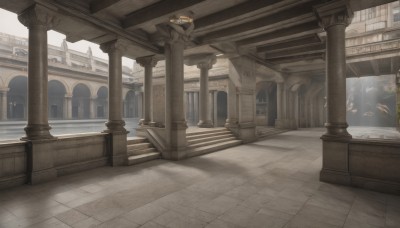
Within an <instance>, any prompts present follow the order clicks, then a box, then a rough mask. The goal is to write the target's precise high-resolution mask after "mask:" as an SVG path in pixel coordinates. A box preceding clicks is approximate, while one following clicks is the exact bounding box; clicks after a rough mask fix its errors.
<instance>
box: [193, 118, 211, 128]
mask: <svg viewBox="0 0 400 228" xmlns="http://www.w3.org/2000/svg"><path fill="white" fill-rule="evenodd" d="M197 126H198V127H200V128H212V127H214V124H213V123H212V122H211V120H206V121H203V120H200V121H199V123H198V124H197Z"/></svg>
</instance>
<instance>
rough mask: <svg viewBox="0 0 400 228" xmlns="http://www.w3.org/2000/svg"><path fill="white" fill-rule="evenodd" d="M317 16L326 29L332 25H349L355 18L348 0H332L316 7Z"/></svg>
mask: <svg viewBox="0 0 400 228" xmlns="http://www.w3.org/2000/svg"><path fill="white" fill-rule="evenodd" d="M314 12H315V14H316V17H317V18H318V19H319V23H320V26H321V27H323V28H324V29H325V30H326V29H327V28H329V27H330V26H332V25H339V24H342V25H345V26H348V25H349V24H350V23H351V20H352V19H353V11H352V10H351V8H350V6H349V4H348V1H347V0H337V1H330V2H327V3H324V4H320V5H317V6H315V7H314Z"/></svg>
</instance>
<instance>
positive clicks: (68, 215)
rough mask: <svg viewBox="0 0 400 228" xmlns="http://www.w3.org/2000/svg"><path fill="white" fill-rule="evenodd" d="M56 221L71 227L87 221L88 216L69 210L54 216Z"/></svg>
mask: <svg viewBox="0 0 400 228" xmlns="http://www.w3.org/2000/svg"><path fill="white" fill-rule="evenodd" d="M55 217H56V218H57V219H58V220H60V221H62V222H64V223H65V224H68V225H73V224H74V223H77V222H80V221H82V220H85V219H88V218H89V216H87V215H85V214H82V213H81V212H79V211H77V210H74V209H71V210H68V211H65V212H63V213H60V214H58V215H56V216H55Z"/></svg>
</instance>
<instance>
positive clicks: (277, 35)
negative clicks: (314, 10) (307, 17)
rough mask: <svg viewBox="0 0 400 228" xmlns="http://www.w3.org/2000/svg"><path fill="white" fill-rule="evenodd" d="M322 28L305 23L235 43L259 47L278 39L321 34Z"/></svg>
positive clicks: (315, 22) (314, 22)
mask: <svg viewBox="0 0 400 228" xmlns="http://www.w3.org/2000/svg"><path fill="white" fill-rule="evenodd" d="M321 31H322V28H321V27H320V26H319V25H318V22H317V21H312V22H307V23H304V24H299V25H295V26H292V27H288V28H283V29H280V30H277V31H275V32H272V33H267V34H263V35H259V36H255V37H251V38H247V39H243V40H239V41H237V42H236V44H237V45H238V46H242V47H243V46H259V45H263V44H267V43H272V42H276V41H277V40H278V39H283V40H285V39H291V38H294V37H302V36H305V35H310V34H315V33H318V32H321Z"/></svg>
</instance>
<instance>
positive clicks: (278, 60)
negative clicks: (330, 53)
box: [266, 53, 324, 64]
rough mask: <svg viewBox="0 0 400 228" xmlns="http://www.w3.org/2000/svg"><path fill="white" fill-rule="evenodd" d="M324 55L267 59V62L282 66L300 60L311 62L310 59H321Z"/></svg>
mask: <svg viewBox="0 0 400 228" xmlns="http://www.w3.org/2000/svg"><path fill="white" fill-rule="evenodd" d="M323 57H324V53H314V54H306V55H296V56H290V57H282V58H276V59H267V60H266V61H267V62H270V63H272V64H283V63H291V62H297V61H302V60H312V59H323Z"/></svg>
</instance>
